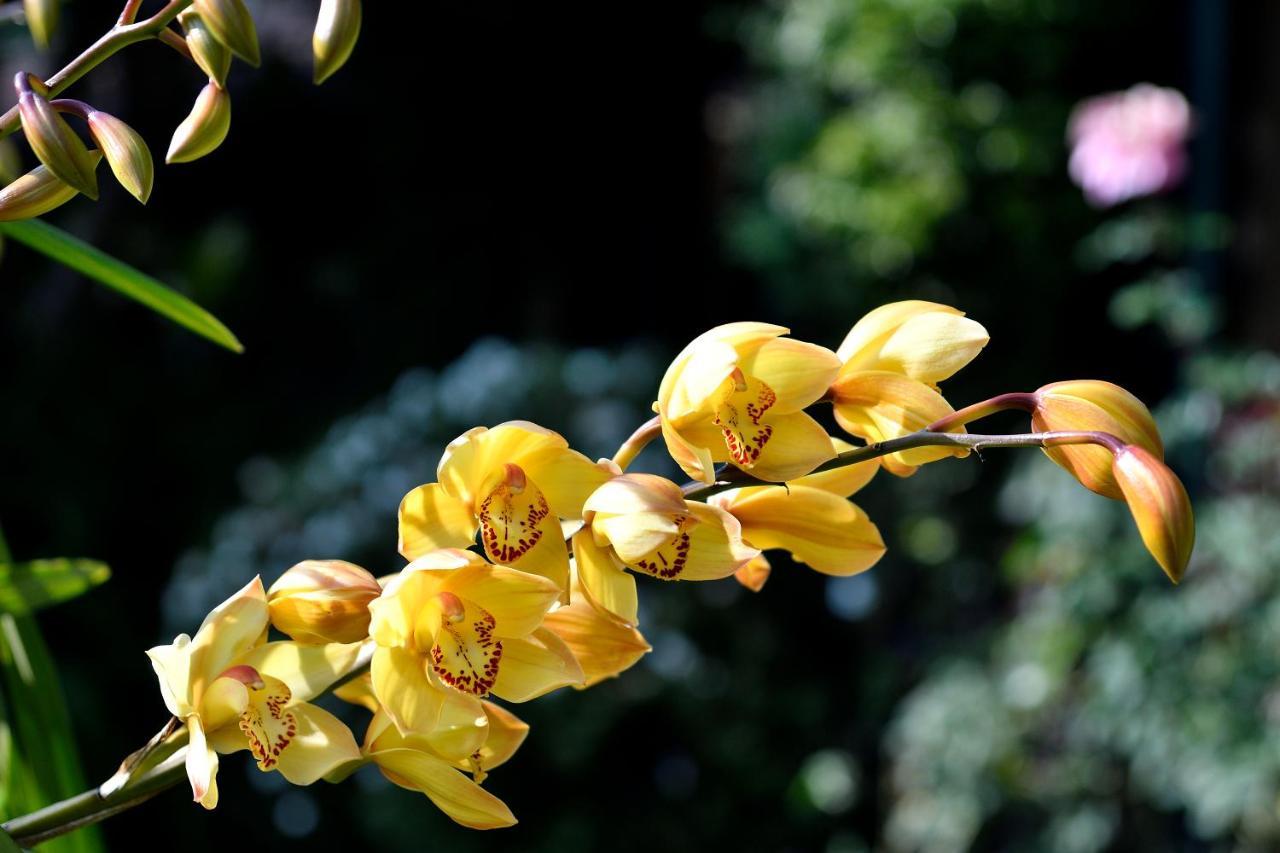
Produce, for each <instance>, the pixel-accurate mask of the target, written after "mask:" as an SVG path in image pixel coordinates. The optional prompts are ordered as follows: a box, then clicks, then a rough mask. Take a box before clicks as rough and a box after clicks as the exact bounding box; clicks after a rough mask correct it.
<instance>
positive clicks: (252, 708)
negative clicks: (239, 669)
mask: <svg viewBox="0 0 1280 853" xmlns="http://www.w3.org/2000/svg"><path fill="white" fill-rule="evenodd" d="M248 690H249V703H248V705H247V706H246V707H245V709H244V713H242V714H241V715H240V731H241V732H242V733H243V734H244V736H245V738H247V739H248V741H249V752H251V753H253V757H254V758H255V759H256V760H257V762H258V769H259V770H274V769H276V766H277V764H279V761H280V756H281V754H282V753H283V752H284V751H285V750H286V749H288V748H289V746H290V744H291V743H292V742H293V740H294V738H295V737H296V735H297V732H298V720H297V715H296V714H295V713H294V712H293V710H292V709H290V708H289V707H288V705H289V699H290V694H289V687H288V685H286V684H285V683H284V682H283V681H281V680H280V679H278V678H272V677H271V676H269V675H261V676H260V681H259V682H258V684H257V685H248Z"/></svg>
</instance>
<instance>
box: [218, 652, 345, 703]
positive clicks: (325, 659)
mask: <svg viewBox="0 0 1280 853" xmlns="http://www.w3.org/2000/svg"><path fill="white" fill-rule="evenodd" d="M362 647H363V643H326V644H324V645H322V646H317V645H311V644H308V643H294V642H289V641H282V642H276V643H266V644H265V645H262V646H258V647H257V648H256V649H254V650H253V651H251V652H249V653H248V654H247V655H245V656H244V657H242V658H240V659H239V660H238V661H237V663H240V664H244V665H246V666H251V667H253V668H254V669H256V670H257V671H258V672H260V673H262V674H263V675H270V676H272V677H273V678H278V679H280V680H281V681H283V682H284V683H285V684H286V685H288V687H289V692H290V694H291V695H292V696H293V701H294V702H309V701H310V700H311V699H313V698H315V697H316V696H319V695H320V694H321V693H323V692H324V691H326V690H328V689H329V687H330V685H332V684H333V683H334V682H336V681H338V680H339V679H341V678H345V677H346V676H347V675H349V674H350V673H351V670H352V668H353V667H354V666H355V665H356V661H357V660H358V658H359V657H360V649H361V648H362Z"/></svg>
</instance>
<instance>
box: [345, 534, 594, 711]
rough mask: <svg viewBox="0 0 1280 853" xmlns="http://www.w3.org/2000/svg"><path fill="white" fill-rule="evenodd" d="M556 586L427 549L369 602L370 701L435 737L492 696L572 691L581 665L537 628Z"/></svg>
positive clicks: (462, 554) (471, 557) (449, 551)
mask: <svg viewBox="0 0 1280 853" xmlns="http://www.w3.org/2000/svg"><path fill="white" fill-rule="evenodd" d="M559 595H560V589H559V588H558V587H557V586H556V585H555V584H554V583H552V582H551V581H549V580H547V579H546V578H544V577H540V576H538V575H532V574H529V573H527V572H521V571H517V570H516V569H512V568H508V567H505V566H493V565H489V564H488V563H486V562H485V561H484V559H483V558H481V557H480V556H479V555H478V554H475V553H472V552H470V551H462V550H458V549H454V548H446V549H440V550H436V551H431V552H429V553H427V554H424V555H423V556H421V557H419V558H418V559H416V560H414V561H413V562H412V563H410V564H409V565H408V566H406V567H405V568H404V570H403V571H401V572H400V574H398V575H396V576H395V578H393V579H392V580H391V581H390V582H389V583H388V584H387V586H386V588H385V589H384V590H383V593H382V596H381V597H380V598H378V599H377V600H376V601H374V602H373V603H372V604H370V605H369V610H370V612H371V613H372V614H373V615H372V619H371V620H370V623H369V635H370V637H371V638H372V639H373V640H374V642H375V643H376V644H377V646H378V648H377V649H376V650H375V651H374V653H373V659H372V661H371V662H370V674H371V675H372V684H373V691H374V694H375V695H376V696H377V697H378V701H379V702H380V703H381V704H382V706H383V707H385V708H386V710H387V713H388V714H389V715H390V717H391V719H392V720H393V721H394V722H395V724H396V727H397V728H398V729H399V731H400V732H401V733H403V734H411V733H424V732H430V731H432V730H434V729H435V728H436V727H437V726H438V724H439V722H440V720H441V718H442V717H443V716H446V715H448V714H450V713H453V711H454V710H455V709H456V710H458V713H460V714H461V715H463V716H465V715H467V714H469V715H470V718H471V719H475V718H476V717H478V716H479V715H480V711H479V709H480V703H479V699H480V697H482V696H487V695H488V694H489V693H491V692H492V693H493V694H495V695H497V696H500V697H502V698H503V699H507V700H509V701H512V702H524V701H526V700H528V699H532V698H534V697H536V696H541V695H542V694H544V693H547V692H548V691H551V690H554V689H555V688H557V687H562V686H565V685H568V684H579V683H581V682H582V680H583V675H582V668H581V667H580V666H579V665H578V662H577V661H576V660H575V659H574V657H573V653H572V652H571V651H569V649H568V647H566V646H565V644H564V643H563V642H562V641H561V640H560V639H559V638H558V637H557V636H556V635H555V634H553V633H552V632H550V631H548V630H547V629H545V628H543V627H541V626H542V620H543V617H544V616H545V615H546V613H547V610H548V609H550V607H551V605H552V604H553V603H554V602H555V601H556V599H557V598H558V597H559Z"/></svg>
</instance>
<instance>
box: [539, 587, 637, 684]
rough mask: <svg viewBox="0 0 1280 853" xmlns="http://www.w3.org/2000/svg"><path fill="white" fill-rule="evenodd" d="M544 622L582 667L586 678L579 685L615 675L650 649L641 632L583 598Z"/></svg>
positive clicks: (550, 615) (596, 681) (556, 612)
mask: <svg viewBox="0 0 1280 853" xmlns="http://www.w3.org/2000/svg"><path fill="white" fill-rule="evenodd" d="M543 624H544V626H545V627H546V629H547V630H548V631H551V632H552V633H553V634H555V635H556V636H557V637H559V638H560V639H561V640H563V641H564V643H565V645H567V646H568V647H569V650H570V651H571V652H573V656H574V657H575V658H577V660H578V663H579V664H580V665H581V666H582V673H583V676H584V677H585V679H586V681H585V682H584V683H583V684H581V685H579V687H584V688H585V687H590V686H591V685H593V684H596V683H598V682H600V681H603V680H604V679H606V678H615V677H616V676H617V675H618V674H619V673H621V672H623V671H624V670H627V669H630V668H631V667H632V666H633V665H634V664H635V663H636V662H637V661H638V660H640V658H642V657H644V655H645V653H646V652H648V651H649V650H650V646H649V644H648V642H646V641H645V638H644V637H643V636H641V634H640V632H639V631H637V630H636V629H635V628H633V627H631V626H630V625H624V624H622V623H620V622H618V621H617V620H616V619H614V618H612V617H610V616H608V615H606V614H605V613H603V612H601V611H599V610H597V609H596V608H595V606H594V605H592V604H591V602H590V601H587V600H585V599H583V598H579V599H578V600H577V601H575V602H574V603H573V604H571V605H569V606H568V607H561V608H559V609H557V610H556V611H555V612H553V613H550V614H548V615H547V618H546V620H545V621H544V623H543Z"/></svg>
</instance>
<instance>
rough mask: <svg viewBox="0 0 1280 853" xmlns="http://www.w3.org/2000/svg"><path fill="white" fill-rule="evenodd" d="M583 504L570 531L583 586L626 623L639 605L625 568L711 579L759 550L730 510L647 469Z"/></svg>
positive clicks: (620, 478)
mask: <svg viewBox="0 0 1280 853" xmlns="http://www.w3.org/2000/svg"><path fill="white" fill-rule="evenodd" d="M824 439H825V435H824ZM827 448H828V453H830V452H831V450H830V448H831V443H830V441H829V440H827ZM583 509H584V511H585V514H584V526H583V528H582V529H581V530H579V531H578V532H577V533H575V534H574V536H573V554H574V562H575V565H576V567H577V572H578V580H579V582H580V583H581V585H582V591H583V593H584V594H585V595H586V597H587V598H589V599H590V600H591V601H592V602H593V603H595V605H596V606H598V607H600V608H601V609H602V610H604V611H605V612H607V613H609V614H611V615H613V616H614V617H616V618H618V619H621V620H622V621H623V622H625V623H627V624H629V625H635V624H636V623H637V621H638V618H639V614H638V609H639V602H638V599H637V596H636V582H635V578H634V577H633V576H632V575H631V574H630V573H628V572H627V571H625V570H626V569H630V570H631V571H633V572H640V573H642V574H646V575H649V576H651V577H655V578H658V579H660V580H669V581H671V580H695V581H697V580H716V579H718V578H724V577H728V576H729V575H732V574H733V573H734V572H736V571H737V570H738V569H739V568H741V567H742V566H743V565H744V564H746V563H747V562H748V561H749V560H751V559H752V558H753V557H756V556H758V555H759V554H760V551H759V550H758V549H755V548H751V547H749V546H748V545H746V544H744V543H743V541H742V529H741V526H740V525H739V524H738V521H737V520H736V519H735V518H734V517H733V516H731V515H729V513H727V512H725V511H724V510H722V509H720V508H719V507H715V506H710V505H708V504H704V503H699V502H697V501H686V500H685V499H684V495H683V493H682V492H681V491H680V487H679V486H677V485H676V484H675V483H673V482H671V481H670V480H666V479H663V478H662V477H657V476H654V475H653V474H624V475H621V476H618V477H614V478H613V479H612V480H610V481H609V482H607V483H605V484H604V485H603V486H601V487H600V488H599V489H597V490H596V491H595V492H594V493H592V495H591V497H589V498H588V499H587V502H586V504H585V505H584V507H583Z"/></svg>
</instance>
